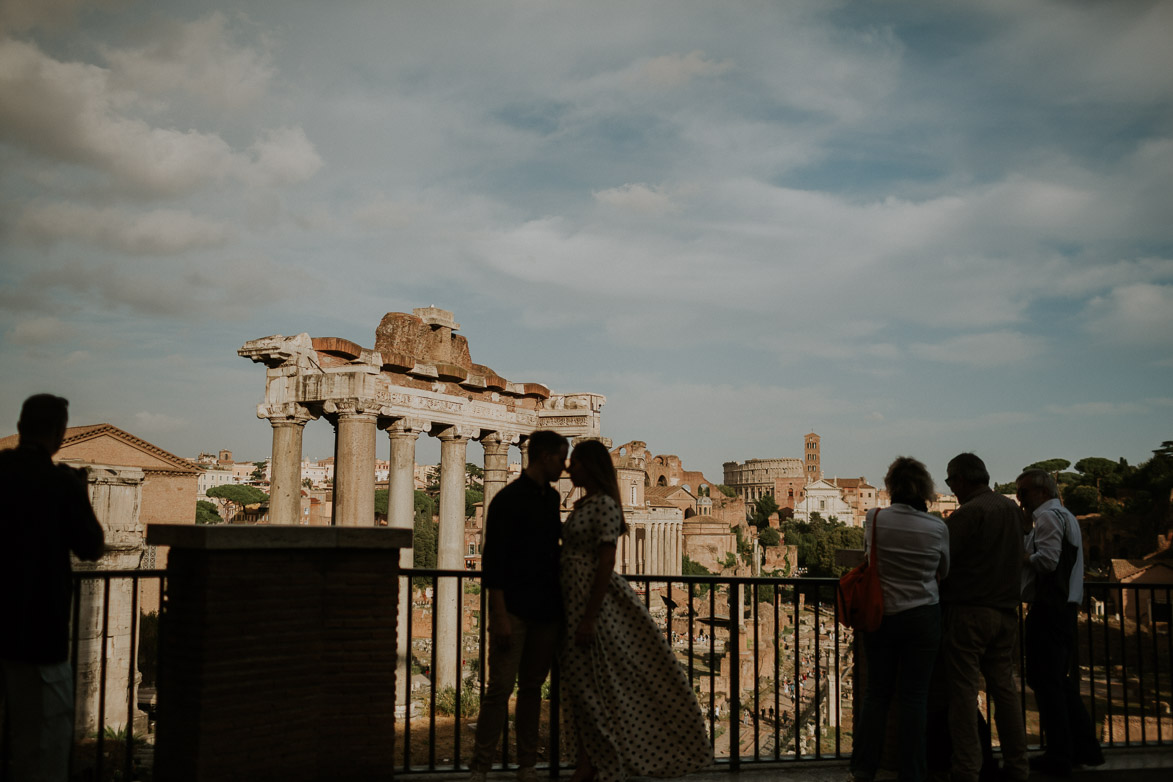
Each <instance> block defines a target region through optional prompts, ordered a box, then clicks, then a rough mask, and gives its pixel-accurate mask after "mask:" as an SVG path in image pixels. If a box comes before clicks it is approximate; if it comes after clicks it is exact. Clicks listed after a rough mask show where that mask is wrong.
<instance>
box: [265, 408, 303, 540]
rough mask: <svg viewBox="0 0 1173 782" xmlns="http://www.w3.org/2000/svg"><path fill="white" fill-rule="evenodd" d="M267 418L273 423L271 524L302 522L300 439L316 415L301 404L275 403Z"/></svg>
mask: <svg viewBox="0 0 1173 782" xmlns="http://www.w3.org/2000/svg"><path fill="white" fill-rule="evenodd" d="M267 417H268V419H269V423H270V424H271V425H272V426H273V461H272V465H273V468H272V474H271V475H270V476H269V479H270V483H269V523H270V524H301V523H302V522H303V521H304V520H303V519H302V517H301V438H302V433H303V432H304V431H305V425H306V423H307V422H309V421H312V420H313V418H314V417H313V416H312V415H310V413H309V411H307V410H306V409H305V408H304V407H302V406H301V405H298V404H288V405H280V406H276V409H273V410H271V411H270V412H269V415H268V416H267Z"/></svg>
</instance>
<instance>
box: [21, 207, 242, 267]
mask: <svg viewBox="0 0 1173 782" xmlns="http://www.w3.org/2000/svg"><path fill="white" fill-rule="evenodd" d="M16 232H17V233H18V234H19V235H23V236H25V237H27V238H29V239H32V240H34V241H38V242H43V243H46V244H48V243H54V242H57V241H63V240H69V241H75V242H79V243H81V244H89V245H95V246H99V247H105V248H107V249H110V250H115V251H118V252H123V253H129V254H132V255H173V254H177V253H182V252H184V251H186V250H192V249H201V248H207V247H217V246H220V245H223V244H225V243H226V242H227V241H228V240H229V239H230V238H231V236H232V234H233V231H232V229H231V228H230V227H229V226H228V225H226V224H224V223H221V222H219V221H215V220H208V219H205V218H202V217H198V216H196V215H194V214H192V213H191V212H186V211H183V210H178V209H155V210H152V211H149V212H130V211H127V210H125V209H116V208H112V207H111V208H97V207H90V206H83V205H80V204H69V203H56V204H42V205H38V206H32V207H29V208H28V209H26V210H25V211H24V212H23V213H22V214H21V215H20V217H19V218H18V220H17V222H16Z"/></svg>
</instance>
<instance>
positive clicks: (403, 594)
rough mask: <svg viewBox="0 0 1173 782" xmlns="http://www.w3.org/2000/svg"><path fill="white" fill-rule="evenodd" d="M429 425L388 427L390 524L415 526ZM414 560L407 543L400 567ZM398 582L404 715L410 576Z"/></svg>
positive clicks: (402, 422)
mask: <svg viewBox="0 0 1173 782" xmlns="http://www.w3.org/2000/svg"><path fill="white" fill-rule="evenodd" d="M426 428H427V424H426V422H424V421H412V420H410V419H406V418H400V419H398V420H397V421H395V422H394V423H392V424H391V425H390V426H388V427H387V437H388V438H389V439H390V441H391V460H390V461H391V464H390V468H391V469H390V472H389V474H388V476H387V494H388V497H387V526H388V527H393V528H395V529H409V530H410V529H414V527H415V444H416V441H417V440H418V439H419V436H420V432H422V431H424V430H425V429H426ZM413 564H414V550H413V548H412V547H410V546H408V547H405V548H402V549H400V550H399V567H400V569H406V568H410V567H412V565H413ZM400 581H401V582H402V583H401V584H400V585H399V613H398V619H397V628H398V629H397V631H396V635H395V638H396V655H395V713H396V716H402V714H403V712H404V711H405V710H406V703H407V693H408V689H409V688H410V686H411V639H410V638H408V637H407V618H408V616H409V615H410V612H411V580H410V579H408V578H401V579H400Z"/></svg>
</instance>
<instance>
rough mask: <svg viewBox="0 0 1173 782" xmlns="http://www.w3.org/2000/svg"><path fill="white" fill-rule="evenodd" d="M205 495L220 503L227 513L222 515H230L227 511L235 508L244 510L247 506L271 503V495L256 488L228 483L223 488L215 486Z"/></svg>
mask: <svg viewBox="0 0 1173 782" xmlns="http://www.w3.org/2000/svg"><path fill="white" fill-rule="evenodd" d="M205 493H206V494H207V495H208V496H209V497H211V498H213V499H216V500H219V501H220V506H221V508H223V510H224V511H225V513H224V514H222V515H228V513H227V511H228V510H230V509H231V508H232V507H234V506H236V507H237V508H239V509H243V508H244V507H245V506H246V505H258V504H260V503H263V502H268V501H269V495H268V494H265V493H264V492H263V491H261V490H260V489H258V488H257V487H256V486H248V485H245V484H240V483H226V484H224V485H223V486H213V487H212V488H210V489H208V491H207V492H205ZM235 512H237V511H234V513H235Z"/></svg>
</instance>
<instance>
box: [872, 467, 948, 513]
mask: <svg viewBox="0 0 1173 782" xmlns="http://www.w3.org/2000/svg"><path fill="white" fill-rule="evenodd" d="M884 486H885V488H887V489H888V496H889V497H891V498H892V502H900V503H903V504H905V505H911V506H913V507H914V508H921V509H922V510H923V509H926V508H928V504H929V503H930V502H932V501H933V500H935V499H937V493H936V492H935V491H933V478H932V476H931V475H929V470H928V468H927V467H925V466H924V465H923V464H921V463H920V462H919V461H917V460H916V459H913V458H912V457H911V456H897V457H896V459H895V461H893V462H892V464H891V465H889V466H888V474H887V475H885V476H884Z"/></svg>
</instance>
